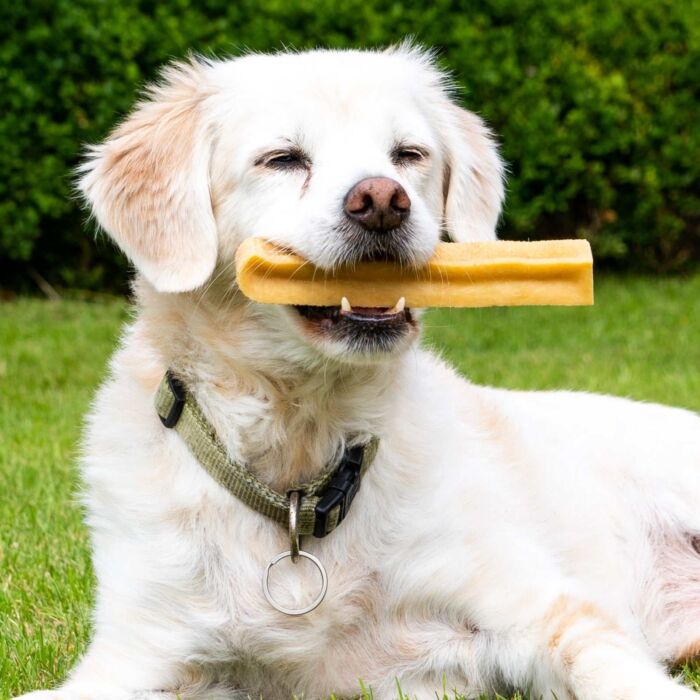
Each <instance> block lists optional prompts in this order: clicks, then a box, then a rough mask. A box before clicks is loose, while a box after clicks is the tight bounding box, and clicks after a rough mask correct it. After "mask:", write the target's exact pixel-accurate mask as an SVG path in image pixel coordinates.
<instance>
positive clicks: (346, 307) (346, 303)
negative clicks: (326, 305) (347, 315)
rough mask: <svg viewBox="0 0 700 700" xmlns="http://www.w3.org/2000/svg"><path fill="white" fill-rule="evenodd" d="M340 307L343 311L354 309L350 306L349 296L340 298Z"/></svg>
mask: <svg viewBox="0 0 700 700" xmlns="http://www.w3.org/2000/svg"><path fill="white" fill-rule="evenodd" d="M340 308H341V309H342V310H343V311H348V312H349V311H352V306H350V302H349V301H348V298H347V297H343V298H342V299H341V300H340Z"/></svg>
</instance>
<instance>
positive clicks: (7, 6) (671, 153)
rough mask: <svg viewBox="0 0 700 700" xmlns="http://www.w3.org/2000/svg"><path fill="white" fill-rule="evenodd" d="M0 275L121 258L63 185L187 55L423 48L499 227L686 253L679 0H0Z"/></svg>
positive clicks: (698, 133)
mask: <svg viewBox="0 0 700 700" xmlns="http://www.w3.org/2000/svg"><path fill="white" fill-rule="evenodd" d="M0 3H1V4H2V9H3V12H2V16H3V23H2V28H1V29H0V33H1V35H2V41H1V42H0V85H2V89H1V90H0V286H2V285H3V284H4V285H5V286H7V285H13V284H18V283H19V282H20V279H19V277H20V275H25V274H26V273H27V271H28V270H30V269H34V270H37V271H38V272H39V273H40V274H41V275H43V276H44V277H46V278H48V279H49V280H51V281H53V282H56V283H59V284H63V285H79V286H88V287H100V286H102V287H110V286H112V285H113V284H114V280H115V279H118V278H120V277H121V275H122V270H121V269H120V268H121V266H123V261H121V259H120V258H119V256H118V255H117V253H116V252H115V251H114V250H113V249H112V248H111V246H110V245H109V244H108V243H107V242H106V241H105V240H104V239H103V238H102V237H98V238H97V239H96V241H97V242H95V240H93V236H92V234H91V229H90V228H89V227H88V229H86V228H85V227H84V214H83V213H81V212H80V210H79V207H78V206H77V203H76V201H75V198H74V197H73V196H72V193H71V175H70V172H71V169H72V168H73V167H74V166H75V164H76V162H77V160H78V158H79V153H80V150H81V145H82V144H84V143H86V142H91V141H92V142H94V141H96V140H99V139H100V138H102V137H103V136H104V135H105V134H106V133H107V131H108V130H109V128H110V127H111V126H112V125H113V124H114V123H115V121H116V120H117V119H118V118H119V117H120V116H121V115H123V114H124V113H125V112H126V111H127V110H128V109H129V107H130V105H131V104H132V103H133V101H134V99H135V97H136V95H137V93H138V90H139V88H140V86H141V85H142V84H143V83H144V82H145V81H146V80H148V79H150V78H152V77H153V76H154V75H155V72H156V70H157V68H158V66H160V65H161V64H162V63H163V62H164V61H167V60H168V59H170V58H173V57H180V56H183V55H185V54H186V53H187V52H188V51H189V50H195V51H198V52H202V53H205V54H216V55H225V54H236V53H239V52H240V51H242V50H244V49H245V48H252V49H258V50H272V49H276V48H279V47H281V46H283V45H286V46H294V47H297V48H303V47H308V46H315V45H324V46H334V47H341V46H367V47H371V46H378V45H384V44H387V43H391V42H395V41H397V40H399V39H401V38H402V37H404V36H406V35H413V36H414V37H415V38H416V40H417V41H419V42H421V43H424V44H426V45H429V46H434V47H436V48H438V50H439V51H440V55H441V60H442V61H443V62H444V64H445V65H446V66H448V67H449V68H451V69H452V70H453V71H454V73H455V74H456V76H457V78H458V80H459V81H460V83H461V84H463V85H464V86H465V94H464V102H465V104H466V105H467V106H468V107H470V108H472V109H475V110H477V111H478V112H480V113H481V114H482V115H483V116H484V117H485V118H486V119H487V120H488V122H489V123H490V124H491V125H492V126H493V128H494V129H495V131H496V132H497V133H498V134H499V135H500V138H501V141H502V144H503V153H504V156H505V158H506V159H507V161H508V162H509V164H510V179H509V192H508V200H507V204H506V210H505V215H504V221H503V224H502V227H501V232H502V235H504V236H506V237H516V238H535V237H549V236H563V235H565V236H570V235H577V236H586V237H588V238H590V240H591V241H592V243H593V244H594V246H595V249H596V252H597V254H598V258H599V260H610V261H617V264H618V265H624V266H626V267H651V268H655V269H660V270H672V269H680V268H683V267H685V266H688V265H690V264H692V263H693V262H694V261H697V259H698V257H699V256H700V230H699V226H698V224H699V221H700V187H699V184H700V158H699V157H698V154H699V153H700V128H699V125H700V109H699V107H698V93H699V81H700V3H699V2H698V0H684V1H681V0H616V1H615V0H597V1H593V2H580V1H579V2H577V1H575V0H546V1H545V2H543V1H542V0H493V1H491V2H476V1H473V2H469V1H462V2H460V1H457V0H452V1H451V0H434V1H433V2H432V3H420V4H419V3H408V2H402V1H401V0H399V1H391V0H388V1H382V0H374V1H372V0H344V1H343V2H338V0H297V1H293V0H191V1H190V0H167V1H165V2H161V1H155V0H154V1H150V2H149V1H146V0H141V1H140V2H139V1H137V0H120V1H119V2H118V3H112V2H108V1H106V0H105V1H102V0H32V1H31V2H27V3H19V2H14V0H0Z"/></svg>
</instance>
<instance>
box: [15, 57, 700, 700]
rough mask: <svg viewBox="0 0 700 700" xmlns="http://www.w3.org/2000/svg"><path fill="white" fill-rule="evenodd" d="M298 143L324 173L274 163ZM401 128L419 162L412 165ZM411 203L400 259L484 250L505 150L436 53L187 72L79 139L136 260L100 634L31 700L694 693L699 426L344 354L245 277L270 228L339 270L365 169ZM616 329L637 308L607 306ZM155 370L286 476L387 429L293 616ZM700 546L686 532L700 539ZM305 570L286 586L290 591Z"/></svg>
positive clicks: (206, 65) (106, 512)
mask: <svg viewBox="0 0 700 700" xmlns="http://www.w3.org/2000/svg"><path fill="white" fill-rule="evenodd" d="M285 139H289V140H291V141H294V142H295V143H297V144H299V145H300V146H301V147H303V148H304V150H305V151H306V152H307V153H309V154H310V157H311V161H312V165H311V169H310V171H309V172H306V173H304V172H296V171H294V172H277V171H271V170H269V169H265V168H264V167H261V165H260V157H261V154H265V153H267V152H270V151H274V149H275V148H278V147H282V146H284V145H285V144H287V143H288V142H287V141H285ZM397 139H409V140H412V141H418V142H420V143H421V144H422V145H423V146H424V147H425V148H426V150H427V151H428V156H427V157H426V158H425V159H424V160H422V161H421V162H419V163H415V164H410V165H409V166H400V167H399V166H397V165H395V164H394V163H393V162H392V160H391V158H390V157H389V153H390V150H391V148H392V144H394V143H395V142H396V140H397ZM376 175H382V176H388V177H392V178H395V179H397V180H398V181H399V182H401V184H402V185H403V186H404V188H405V189H406V191H407V193H408V194H409V196H410V198H411V200H412V212H411V221H412V224H413V226H412V229H411V234H410V236H411V240H410V245H411V250H412V255H413V257H414V259H415V260H416V261H417V262H420V261H422V260H425V259H426V258H427V257H428V256H429V255H430V253H431V251H432V249H433V247H434V246H435V244H436V243H437V242H438V240H439V237H440V235H441V231H442V230H443V229H444V228H446V229H447V232H448V233H449V234H450V235H451V236H452V237H453V238H458V239H478V238H491V237H493V236H494V230H495V225H496V220H497V217H498V213H499V209H500V203H501V199H502V195H503V187H502V181H501V177H502V166H501V162H500V160H499V158H498V155H497V152H496V147H495V144H494V142H493V141H492V139H491V137H490V135H489V132H488V131H487V130H486V128H485V127H484V125H483V123H482V122H481V120H480V119H479V118H478V117H476V116H475V115H473V114H470V113H466V112H464V111H463V110H461V109H459V108H457V107H455V106H454V105H453V104H452V102H451V101H450V97H449V94H448V92H447V90H446V88H445V81H444V78H443V76H442V75H441V74H440V72H439V71H438V70H437V69H436V67H435V65H434V64H433V62H432V61H431V59H430V57H429V56H427V55H426V54H424V53H421V52H420V51H418V50H416V49H412V48H410V47H400V48H398V49H394V50H390V51H388V52H354V51H351V52H324V51H317V52H309V53H302V54H281V55H276V56H263V55H250V56H246V57H244V58H239V59H234V60H227V61H214V62H205V61H193V62H191V63H188V64H186V65H175V66H172V67H170V68H169V69H168V70H167V71H166V73H165V74H164V78H163V82H162V83H161V84H160V85H159V86H157V87H154V88H153V89H152V90H151V92H150V93H149V94H148V96H147V97H146V99H145V101H144V102H143V103H142V104H141V105H140V106H138V107H137V108H136V110H135V112H134V113H133V114H132V115H131V116H130V117H129V118H128V119H127V120H126V121H125V122H124V123H123V124H122V125H121V126H120V127H118V128H117V129H116V131H115V132H114V133H113V134H112V135H111V136H110V137H109V138H108V139H107V140H106V141H105V143H104V144H102V145H101V146H97V147H95V148H94V149H92V151H91V154H90V156H89V158H88V160H87V162H86V164H85V166H84V168H83V171H82V179H81V188H82V190H83V192H84V193H85V196H86V198H87V199H88V200H89V202H90V203H91V205H92V207H93V211H94V213H95V216H96V217H97V219H98V221H99V222H100V224H101V225H102V226H103V227H104V228H105V229H106V230H107V231H108V233H109V234H110V235H111V236H113V238H114V239H115V240H116V242H117V243H118V244H119V245H120V246H121V247H122V248H123V249H124V251H125V252H126V253H127V254H128V255H129V256H130V258H131V259H132V261H133V262H134V264H135V266H136V268H137V271H138V274H137V280H136V284H135V295H136V315H135V318H134V320H133V322H132V323H130V324H129V326H128V327H127V328H126V330H125V332H124V335H123V338H122V342H121V346H120V348H119V350H118V351H117V353H116V354H115V356H114V358H113V359H112V362H111V365H110V373H109V378H108V379H107V381H106V382H105V384H104V385H103V387H102V389H101V390H100V392H99V394H98V396H97V398H96V400H95V403H94V406H93V408H92V410H91V413H90V417H89V422H88V429H87V435H86V438H85V444H84V456H83V459H82V474H83V480H84V492H83V493H84V496H83V499H84V503H85V507H86V511H87V521H88V524H89V526H90V529H91V532H92V544H93V550H94V566H95V571H96V574H97V579H98V590H97V604H96V609H95V616H94V619H95V629H94V637H93V640H92V642H91V644H90V646H89V649H88V650H87V652H86V654H85V656H84V657H83V659H82V661H81V662H80V663H79V664H78V666H77V667H76V668H75V669H74V671H73V672H72V673H71V675H70V677H69V679H68V680H67V681H66V682H65V684H64V685H62V686H61V687H60V688H59V689H57V690H54V691H39V692H37V693H32V694H30V695H28V696H24V697H25V698H32V700H40V699H41V700H136V698H150V699H153V700H155V699H156V698H158V699H162V700H168V699H170V700H174V698H175V697H178V698H183V700H184V699H185V698H190V699H199V700H205V699H214V700H215V699H217V698H233V697H239V696H243V697H245V696H250V697H251V698H257V697H259V695H260V694H261V693H262V695H263V697H265V698H266V700H278V699H282V698H290V697H291V696H292V695H293V694H296V695H298V696H302V695H303V696H304V697H305V698H308V699H309V700H310V699H315V698H326V697H328V696H329V695H330V694H331V693H335V694H336V695H337V696H340V697H352V696H354V695H356V694H358V692H359V683H358V680H359V679H362V681H363V682H364V683H365V685H366V686H368V687H371V688H372V690H373V693H374V697H375V698H377V699H378V700H388V699H389V698H391V697H393V696H394V695H395V679H396V678H398V679H399V680H400V682H401V685H402V687H403V689H404V691H405V692H407V693H408V694H410V695H415V696H417V697H419V698H432V697H434V691H435V690H437V689H440V688H442V687H443V683H444V684H445V685H446V687H447V689H448V690H450V689H452V688H455V689H457V690H458V691H459V692H463V693H465V694H467V695H470V696H471V695H474V694H477V693H479V692H482V691H491V690H493V689H495V688H501V689H503V688H508V687H515V686H520V687H523V686H532V688H533V689H534V691H535V693H536V694H537V693H542V694H544V695H545V696H546V697H552V696H551V695H550V693H556V694H557V697H559V698H560V699H564V698H577V699H578V700H660V699H662V698H664V699H668V700H682V699H684V698H687V700H692V698H696V697H697V696H696V694H695V693H693V692H692V691H691V690H690V689H686V688H683V687H682V686H681V685H680V684H679V683H678V682H676V681H674V680H672V679H671V678H670V677H669V676H668V675H667V672H666V670H665V668H664V664H666V663H668V662H672V661H674V660H676V659H678V658H681V657H684V656H688V655H691V654H692V653H697V651H698V649H699V644H700V555H699V554H698V552H697V551H696V544H697V540H694V539H693V538H694V537H696V536H697V535H698V534H699V533H700V419H699V418H698V417H697V416H696V415H693V414H691V413H689V412H687V411H682V410H678V409H672V408H664V407H661V406H656V405H644V404H639V403H633V402H631V401H626V400H622V399H616V398H608V397H602V396H592V395H585V394H575V393H568V392H554V393H522V392H509V391H505V390H497V389H489V388H482V387H477V386H474V385H472V384H470V383H469V382H468V381H466V380H465V379H463V378H462V377H460V376H458V375H457V374H456V372H455V371H453V370H452V369H451V368H450V367H448V366H446V365H445V363H444V362H442V361H441V360H440V359H439V358H437V357H436V356H435V355H434V354H431V353H430V352H428V351H426V350H423V349H420V348H419V347H418V346H417V344H416V342H415V340H416V338H415V335H416V334H415V333H413V334H411V336H410V337H407V338H406V339H405V342H403V343H402V344H401V345H400V346H399V347H397V348H396V349H395V351H394V352H391V353H385V354H379V353H365V354H352V353H350V352H349V350H348V348H346V347H342V346H341V345H340V344H338V343H329V342H327V341H326V340H324V339H323V338H319V337H311V336H309V335H308V334H306V333H305V332H304V330H303V329H302V327H301V325H300V323H299V318H298V316H297V315H296V312H294V311H293V310H291V309H288V308H285V307H278V306H262V305H257V304H254V303H252V302H249V301H247V300H246V299H244V298H243V297H242V296H241V295H240V293H238V291H237V290H236V286H235V276H234V273H233V270H232V260H233V255H234V252H235V250H236V247H237V246H238V244H239V243H240V241H241V240H242V239H243V238H244V237H247V236H263V237H265V238H267V239H269V240H272V241H274V242H277V243H279V244H282V245H285V246H287V247H289V248H292V249H294V250H296V251H298V252H300V253H301V254H303V255H305V256H306V257H308V258H309V259H310V260H312V261H314V262H315V263H316V264H318V265H322V266H327V267H332V266H333V265H335V264H338V263H339V262H340V261H342V260H343V259H346V258H347V255H348V249H347V246H346V245H345V243H344V241H343V240H342V238H341V235H340V233H339V232H338V229H337V228H336V227H337V225H338V221H339V217H341V215H342V207H341V205H342V198H343V196H344V194H345V193H346V192H347V191H348V189H349V188H350V187H351V186H352V185H353V184H354V183H355V182H357V181H358V180H360V179H362V178H363V177H367V176H376ZM621 322H623V319H621ZM168 367H173V368H174V369H175V370H176V371H177V372H179V373H180V374H181V375H182V376H183V377H184V378H185V380H186V382H187V383H188V385H189V386H190V387H191V389H192V391H193V392H194V393H195V395H196V397H197V399H198V401H199V402H200V404H201V406H202V408H203V410H204V411H205V412H206V414H207V415H208V417H209V419H210V420H211V422H212V424H213V425H214V426H215V427H216V429H217V431H218V434H219V436H220V437H221V438H222V440H223V441H224V442H225V444H226V446H227V448H228V450H229V453H230V455H231V456H232V457H233V458H235V459H239V460H245V461H246V462H247V463H248V464H249V466H250V468H251V469H253V470H255V471H256V473H258V474H259V475H260V476H261V478H263V479H265V480H266V481H268V482H269V483H271V484H273V485H274V486H275V488H277V489H280V490H284V489H285V487H286V486H288V485H290V484H291V483H292V482H295V481H297V480H299V479H305V478H309V477H311V476H313V475H314V474H316V473H318V471H319V470H320V469H321V468H323V466H324V465H326V464H327V463H328V462H329V461H330V460H332V459H333V458H334V456H335V455H337V454H338V452H339V450H341V449H342V446H343V445H344V443H345V442H346V440H348V439H353V440H363V439H365V438H366V437H368V436H370V435H378V436H379V437H380V438H381V447H380V451H379V454H378V456H377V459H376V461H375V463H374V465H373V466H372V468H371V470H370V471H369V472H368V474H367V475H366V477H365V479H364V481H363V483H362V487H361V490H360V492H359V495H358V497H357V498H356V500H355V503H354V504H353V507H352V509H351V511H350V514H349V516H348V518H347V520H346V521H345V522H344V523H343V524H342V525H341V526H340V528H339V529H338V530H337V531H336V532H334V533H333V534H331V535H330V536H329V537H327V538H325V539H323V540H315V539H314V538H310V537H309V538H306V539H305V540H304V542H303V547H304V548H306V549H308V550H309V551H311V552H313V553H314V554H316V555H317V556H318V557H319V558H320V559H321V561H322V562H324V564H325V566H326V567H327V569H328V575H329V579H330V584H329V591H328V596H327V599H326V600H325V602H324V603H323V604H322V605H321V606H320V607H319V608H318V609H317V610H316V611H314V612H313V613H310V614H309V615H307V616H305V617H302V618H289V617H285V616H284V615H282V614H280V613H277V612H275V611H274V610H273V609H272V608H271V607H270V606H269V605H268V603H267V602H266V601H265V599H264V597H263V593H262V587H261V577H262V573H263V570H264V568H265V566H266V564H267V562H268V561H269V560H270V559H271V558H272V557H273V556H274V555H275V554H277V553H278V552H280V551H282V550H284V549H286V548H287V545H288V543H287V537H286V534H285V532H284V530H283V528H281V527H280V526H279V525H277V524H275V523H273V522H271V521H269V520H267V519H265V518H264V517H262V516H260V515H258V514H257V513H256V512H253V511H251V510H249V509H248V508H247V507H245V506H244V505H242V504H241V503H240V502H238V501H237V500H235V499H234V498H233V497H231V496H230V495H229V494H228V492H226V491H224V490H223V489H222V488H220V487H219V486H218V485H217V484H216V483H215V482H214V481H213V480H212V479H211V478H210V477H209V476H208V475H207V473H206V472H205V471H204V470H203V469H202V468H201V467H200V466H199V465H198V464H197V462H196V461H195V460H194V459H193V457H192V456H191V454H190V453H189V451H188V449H187V447H186V446H185V445H184V444H183V443H182V441H181V440H180V438H179V437H178V435H177V434H176V433H175V432H174V431H170V430H167V429H165V428H164V427H163V426H162V425H161V423H160V421H159V420H158V417H157V416H156V414H155V411H154V408H153V395H154V391H155V389H156V387H157V385H158V383H159V381H160V379H161V376H162V375H163V373H164V371H165V369H166V368H168ZM694 543H695V544H694ZM315 587H316V579H315V578H314V575H313V572H312V571H307V570H306V569H302V570H300V571H299V570H294V569H292V568H288V569H287V571H286V573H285V575H284V576H281V577H279V580H278V581H277V584H276V592H277V594H278V595H279V596H281V597H286V598H285V599H286V600H287V601H289V602H291V603H297V604H298V603H300V602H302V601H303V600H304V599H305V598H304V596H305V595H309V594H313V592H315Z"/></svg>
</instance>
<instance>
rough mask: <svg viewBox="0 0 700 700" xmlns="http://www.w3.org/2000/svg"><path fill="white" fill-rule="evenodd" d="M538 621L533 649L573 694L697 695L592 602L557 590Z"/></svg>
mask: <svg viewBox="0 0 700 700" xmlns="http://www.w3.org/2000/svg"><path fill="white" fill-rule="evenodd" d="M539 627H540V633H539V634H538V636H539V638H540V643H539V655H540V657H544V661H545V665H546V666H549V668H551V669H552V671H553V673H554V676H555V677H557V678H559V679H560V680H561V681H562V684H563V685H564V687H566V688H567V689H568V691H569V693H570V695H571V697H573V698H576V700H660V699H661V698H663V699H664V700H698V698H699V696H698V695H697V694H696V693H694V692H693V691H691V690H690V689H688V688H685V687H683V686H681V685H679V684H677V683H676V682H674V681H673V680H672V679H671V678H669V677H668V676H667V674H666V673H665V672H664V670H663V669H662V668H661V667H660V666H659V665H658V664H657V663H656V662H655V661H654V660H653V659H651V658H650V657H649V656H648V655H647V653H645V651H644V650H642V649H640V648H639V647H638V645H637V644H636V642H635V641H634V640H633V639H631V638H630V637H629V636H628V635H626V634H625V633H624V632H623V631H622V630H621V629H620V628H619V627H618V626H617V625H615V623H614V622H613V621H612V620H610V619H609V618H608V617H607V616H606V615H605V614H603V613H602V612H601V611H600V610H598V608H597V607H596V606H595V605H593V604H591V603H589V602H585V601H581V600H577V599H575V598H573V597H570V596H566V595H562V596H561V597H560V598H559V599H557V600H556V602H555V603H554V604H553V605H551V607H550V608H549V610H548V611H547V613H546V615H545V617H544V621H543V623H542V624H541V625H539Z"/></svg>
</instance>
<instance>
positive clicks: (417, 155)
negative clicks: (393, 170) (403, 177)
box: [391, 146, 427, 165]
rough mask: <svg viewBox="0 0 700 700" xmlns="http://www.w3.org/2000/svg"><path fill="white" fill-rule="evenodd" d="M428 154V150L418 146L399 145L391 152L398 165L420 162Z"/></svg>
mask: <svg viewBox="0 0 700 700" xmlns="http://www.w3.org/2000/svg"><path fill="white" fill-rule="evenodd" d="M426 155H427V154H426V152H425V151H424V150H423V149H422V148H418V147H417V146H397V147H396V148H395V149H394V150H393V152H392V154H391V159H392V160H393V161H394V163H396V165H409V164H411V163H418V162H420V161H421V160H423V159H424V158H425V157H426Z"/></svg>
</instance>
